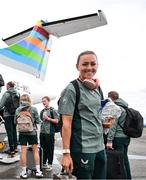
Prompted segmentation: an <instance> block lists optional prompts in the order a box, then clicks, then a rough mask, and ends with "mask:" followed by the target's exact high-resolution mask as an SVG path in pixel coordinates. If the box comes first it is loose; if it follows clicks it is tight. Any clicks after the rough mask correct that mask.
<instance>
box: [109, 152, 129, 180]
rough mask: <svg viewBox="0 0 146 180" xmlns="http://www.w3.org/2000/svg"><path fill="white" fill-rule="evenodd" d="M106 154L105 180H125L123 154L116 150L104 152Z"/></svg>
mask: <svg viewBox="0 0 146 180" xmlns="http://www.w3.org/2000/svg"><path fill="white" fill-rule="evenodd" d="M106 153H107V179H126V175H125V171H124V157H123V152H121V151H117V150H106Z"/></svg>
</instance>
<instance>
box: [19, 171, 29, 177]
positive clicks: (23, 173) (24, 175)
mask: <svg viewBox="0 0 146 180" xmlns="http://www.w3.org/2000/svg"><path fill="white" fill-rule="evenodd" d="M20 178H22V179H27V178H28V175H27V173H26V172H21V174H20Z"/></svg>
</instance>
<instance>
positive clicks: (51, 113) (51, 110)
mask: <svg viewBox="0 0 146 180" xmlns="http://www.w3.org/2000/svg"><path fill="white" fill-rule="evenodd" d="M50 115H51V118H52V119H54V113H53V108H52V107H50Z"/></svg>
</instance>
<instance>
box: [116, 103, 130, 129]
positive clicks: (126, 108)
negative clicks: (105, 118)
mask: <svg viewBox="0 0 146 180" xmlns="http://www.w3.org/2000/svg"><path fill="white" fill-rule="evenodd" d="M115 104H116V103H115ZM116 105H117V106H120V107H122V108H123V109H125V111H126V113H127V109H128V107H125V106H122V105H118V104H116ZM118 125H119V126H120V128H122V130H123V126H122V125H121V124H120V123H119V121H118Z"/></svg>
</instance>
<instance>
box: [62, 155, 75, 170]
mask: <svg viewBox="0 0 146 180" xmlns="http://www.w3.org/2000/svg"><path fill="white" fill-rule="evenodd" d="M61 165H62V167H63V169H64V170H65V171H66V172H72V170H73V161H72V158H71V156H70V154H69V153H68V154H63V158H62V161H61Z"/></svg>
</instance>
